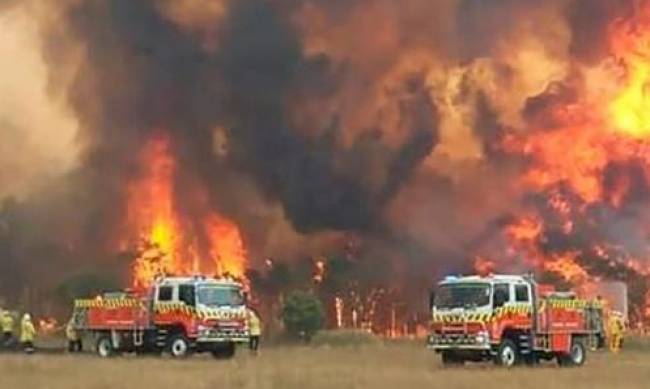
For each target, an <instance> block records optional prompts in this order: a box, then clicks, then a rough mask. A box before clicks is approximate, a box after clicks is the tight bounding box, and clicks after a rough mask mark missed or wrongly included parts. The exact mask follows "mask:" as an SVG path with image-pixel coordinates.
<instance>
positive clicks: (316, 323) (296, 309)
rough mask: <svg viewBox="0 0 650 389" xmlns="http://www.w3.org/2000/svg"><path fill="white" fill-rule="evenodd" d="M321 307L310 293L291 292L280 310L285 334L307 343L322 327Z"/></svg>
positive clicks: (322, 314) (322, 315) (322, 313)
mask: <svg viewBox="0 0 650 389" xmlns="http://www.w3.org/2000/svg"><path fill="white" fill-rule="evenodd" d="M324 316H325V314H324V310H323V305H322V304H321V302H320V300H319V299H318V298H317V297H316V296H314V295H313V294H312V293H310V292H304V291H299V290H297V291H293V292H291V293H289V295H288V296H287V298H286V300H285V303H284V307H283V309H282V320H283V321H284V326H285V329H286V330H287V333H288V334H289V335H290V336H292V337H294V338H296V339H302V340H304V341H305V342H309V341H310V340H311V338H312V337H313V336H314V335H315V334H316V332H318V330H320V329H321V328H322V326H323V319H324Z"/></svg>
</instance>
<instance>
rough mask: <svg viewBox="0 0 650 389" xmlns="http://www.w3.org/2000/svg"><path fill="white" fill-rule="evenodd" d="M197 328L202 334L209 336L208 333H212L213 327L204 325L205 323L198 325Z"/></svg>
mask: <svg viewBox="0 0 650 389" xmlns="http://www.w3.org/2000/svg"><path fill="white" fill-rule="evenodd" d="M197 330H198V332H199V335H200V336H207V335H210V331H211V328H210V327H208V326H204V325H201V324H199V326H198V327H197Z"/></svg>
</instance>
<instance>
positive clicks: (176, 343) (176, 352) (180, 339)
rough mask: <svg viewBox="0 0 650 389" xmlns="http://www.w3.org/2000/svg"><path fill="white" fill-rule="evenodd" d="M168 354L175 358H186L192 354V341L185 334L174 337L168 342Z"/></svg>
mask: <svg viewBox="0 0 650 389" xmlns="http://www.w3.org/2000/svg"><path fill="white" fill-rule="evenodd" d="M167 352H168V353H169V354H170V355H171V356H172V357H174V358H186V357H188V356H189V355H190V354H191V353H192V350H191V346H190V341H189V339H187V337H186V336H185V335H183V334H178V335H174V336H172V337H171V338H170V339H169V342H167Z"/></svg>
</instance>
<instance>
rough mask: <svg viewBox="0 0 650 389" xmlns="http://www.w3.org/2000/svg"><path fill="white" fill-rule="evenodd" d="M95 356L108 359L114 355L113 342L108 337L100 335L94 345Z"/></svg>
mask: <svg viewBox="0 0 650 389" xmlns="http://www.w3.org/2000/svg"><path fill="white" fill-rule="evenodd" d="M96 350H97V355H99V356H100V357H102V358H110V357H112V356H113V355H114V354H115V350H114V349H113V342H112V340H111V337H110V336H109V335H102V336H100V337H99V338H98V339H97V345H96Z"/></svg>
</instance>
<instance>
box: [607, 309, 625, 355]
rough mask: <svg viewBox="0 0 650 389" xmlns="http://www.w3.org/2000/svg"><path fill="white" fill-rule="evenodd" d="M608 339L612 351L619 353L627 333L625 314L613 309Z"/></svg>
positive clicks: (609, 322) (608, 327)
mask: <svg viewBox="0 0 650 389" xmlns="http://www.w3.org/2000/svg"><path fill="white" fill-rule="evenodd" d="M607 329H608V333H609V334H608V335H609V336H608V341H609V349H610V351H612V352H614V353H617V352H619V351H620V349H621V347H622V345H623V335H624V333H625V323H624V321H623V315H622V314H621V313H620V312H617V311H612V312H611V313H610V315H609V320H608V322H607Z"/></svg>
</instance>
